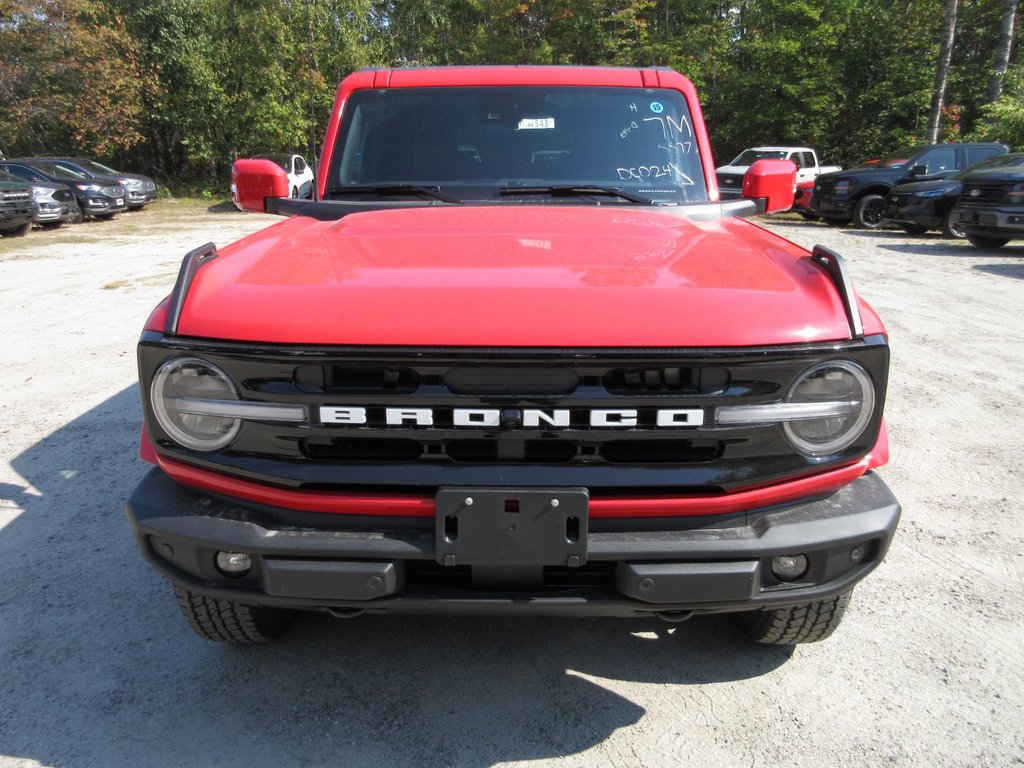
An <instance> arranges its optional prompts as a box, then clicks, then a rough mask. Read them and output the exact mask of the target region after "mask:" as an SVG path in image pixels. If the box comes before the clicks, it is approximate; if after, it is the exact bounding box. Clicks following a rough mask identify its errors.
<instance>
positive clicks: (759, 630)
mask: <svg viewBox="0 0 1024 768" xmlns="http://www.w3.org/2000/svg"><path fill="white" fill-rule="evenodd" d="M851 594H853V590H850V591H849V592H844V593H843V594H841V595H839V596H838V597H834V598H832V599H831V600H818V601H816V602H813V603H805V604H804V605H791V606H789V607H788V608H771V609H768V610H764V611H755V612H753V613H743V614H739V615H738V616H737V620H738V621H739V623H740V627H741V628H742V629H743V631H744V632H745V633H746V635H747V637H749V638H750V639H751V640H753V641H755V642H758V643H766V644H769V645H795V644H796V643H816V642H817V641H819V640H824V639H825V638H826V637H828V636H829V635H831V634H832V633H833V632H835V630H836V627H838V626H839V623H840V622H841V621H842V620H843V614H844V613H846V607H847V606H848V605H849V604H850V595H851Z"/></svg>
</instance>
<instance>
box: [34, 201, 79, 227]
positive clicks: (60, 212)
mask: <svg viewBox="0 0 1024 768" xmlns="http://www.w3.org/2000/svg"><path fill="white" fill-rule="evenodd" d="M45 206H46V207H45V208H44V207H43V205H42V204H41V205H40V206H39V211H38V213H36V217H35V221H36V223H37V224H52V223H54V222H65V221H71V220H72V219H76V218H78V216H79V210H78V204H77V203H75V202H67V203H64V202H53V203H46V204H45Z"/></svg>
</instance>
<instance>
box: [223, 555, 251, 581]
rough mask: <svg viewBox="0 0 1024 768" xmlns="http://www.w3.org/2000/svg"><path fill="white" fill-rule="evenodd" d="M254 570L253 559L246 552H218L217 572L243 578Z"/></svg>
mask: <svg viewBox="0 0 1024 768" xmlns="http://www.w3.org/2000/svg"><path fill="white" fill-rule="evenodd" d="M250 568H252V557H250V556H249V555H247V554H245V553H244V552H218V553H217V570H218V571H220V572H221V573H223V574H226V575H228V576H241V575H242V574H245V573H248V572H249V569H250Z"/></svg>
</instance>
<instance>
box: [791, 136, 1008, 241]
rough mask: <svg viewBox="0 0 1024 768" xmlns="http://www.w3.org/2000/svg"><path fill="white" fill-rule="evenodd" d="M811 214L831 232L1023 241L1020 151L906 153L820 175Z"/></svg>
mask: <svg viewBox="0 0 1024 768" xmlns="http://www.w3.org/2000/svg"><path fill="white" fill-rule="evenodd" d="M810 212H811V215H814V216H818V217H820V218H821V219H823V220H824V221H825V222H826V223H827V224H832V225H836V226H846V225H848V224H850V223H851V222H852V223H853V224H854V225H855V226H859V227H865V228H868V229H877V228H878V227H882V226H895V227H898V228H900V229H902V230H903V231H905V232H907V233H908V234H912V235H923V234H924V233H925V232H928V231H929V230H932V229H937V230H939V231H940V232H942V233H943V234H944V235H946V236H947V237H953V238H967V240H968V241H970V243H971V244H972V245H975V246H977V247H979V248H998V247H1000V246H1003V245H1005V244H1006V243H1008V242H1009V241H1010V240H1014V239H1024V153H1017V154H1010V153H1009V148H1008V147H1007V146H1006V145H1005V144H998V143H986V142H981V143H963V144H931V145H925V146H919V147H906V148H903V149H900V150H898V151H896V152H893V153H892V154H890V155H888V156H886V157H883V158H881V159H879V160H877V161H871V162H870V163H863V164H861V165H858V166H855V167H853V168H850V169H848V170H845V171H839V172H837V173H828V174H823V175H821V176H819V177H818V179H817V181H816V182H815V185H814V193H813V195H812V196H811V205H810Z"/></svg>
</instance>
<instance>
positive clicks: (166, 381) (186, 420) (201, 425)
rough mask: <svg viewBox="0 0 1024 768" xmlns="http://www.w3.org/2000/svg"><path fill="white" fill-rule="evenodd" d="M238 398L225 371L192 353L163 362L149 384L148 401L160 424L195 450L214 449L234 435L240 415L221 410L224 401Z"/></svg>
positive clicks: (237, 429) (227, 401) (173, 436)
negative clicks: (225, 413)
mask: <svg viewBox="0 0 1024 768" xmlns="http://www.w3.org/2000/svg"><path fill="white" fill-rule="evenodd" d="M238 399H239V398H238V390H236V389H235V385H234V383H232V381H231V379H229V378H228V376H227V374H226V373H224V372H223V371H222V370H220V369H219V368H217V367H216V366H214V365H212V364H210V363H208V362H206V361H205V360H200V359H198V358H194V357H181V358H176V359H174V360H170V361H168V362H166V363H164V364H163V365H162V366H160V369H159V370H158V371H157V374H156V376H155V377H154V378H153V384H152V386H151V387H150V403H152V406H153V413H154V415H155V416H156V420H157V422H158V423H159V424H160V427H161V428H162V429H163V430H164V431H165V432H166V433H167V434H168V435H170V436H171V437H172V438H174V440H175V441H177V442H178V443H181V444H182V445H183V446H185V447H186V448H191V449H192V450H195V451H216V450H218V449H219V448H223V447H224V446H226V445H227V444H228V443H230V442H231V441H232V440H234V439H235V437H237V435H238V431H239V429H240V428H241V425H242V421H241V419H238V418H233V417H231V416H227V415H222V414H223V413H224V411H225V410H226V409H225V407H224V406H225V405H226V404H227V403H230V402H235V403H237V402H238ZM218 414H221V415H218Z"/></svg>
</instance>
